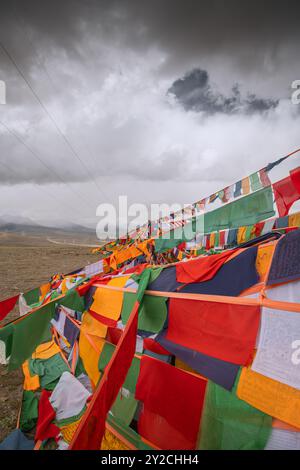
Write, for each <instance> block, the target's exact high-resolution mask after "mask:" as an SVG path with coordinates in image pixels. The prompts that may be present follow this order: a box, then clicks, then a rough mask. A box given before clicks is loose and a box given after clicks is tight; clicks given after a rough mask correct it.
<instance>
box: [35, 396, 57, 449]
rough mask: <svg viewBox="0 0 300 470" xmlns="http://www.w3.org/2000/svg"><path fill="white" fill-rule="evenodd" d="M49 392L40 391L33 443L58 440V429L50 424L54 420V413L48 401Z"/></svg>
mask: <svg viewBox="0 0 300 470" xmlns="http://www.w3.org/2000/svg"><path fill="white" fill-rule="evenodd" d="M51 393H52V392H50V391H48V390H42V393H41V396H40V401H39V416H38V422H37V426H36V432H35V437H34V439H35V441H44V440H45V439H50V438H51V437H54V438H55V439H57V438H58V435H59V433H60V429H59V428H58V427H57V426H56V425H55V424H53V423H52V421H54V419H55V411H54V409H53V407H52V405H51V403H50V401H49V398H50V396H51Z"/></svg>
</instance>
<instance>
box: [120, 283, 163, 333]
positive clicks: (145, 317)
mask: <svg viewBox="0 0 300 470" xmlns="http://www.w3.org/2000/svg"><path fill="white" fill-rule="evenodd" d="M136 300H137V295H136V294H133V293H131V292H124V297H123V306H122V312H121V318H122V322H123V324H126V323H127V321H128V319H129V316H130V313H131V311H132V309H133V306H134V303H135V301H136ZM167 300H168V299H167V297H154V296H151V295H145V296H144V299H143V302H142V304H141V305H140V308H139V320H138V329H139V330H144V331H149V332H151V333H159V332H160V331H161V330H162V328H163V326H164V323H165V320H166V318H167V304H166V302H167Z"/></svg>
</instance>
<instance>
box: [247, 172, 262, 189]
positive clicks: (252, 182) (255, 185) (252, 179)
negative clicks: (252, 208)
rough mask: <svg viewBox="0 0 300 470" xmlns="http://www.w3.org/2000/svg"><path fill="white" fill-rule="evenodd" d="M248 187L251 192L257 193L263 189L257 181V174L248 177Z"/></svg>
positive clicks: (258, 180)
mask: <svg viewBox="0 0 300 470" xmlns="http://www.w3.org/2000/svg"><path fill="white" fill-rule="evenodd" d="M250 185H251V190H252V191H258V190H259V189H261V188H262V187H263V185H262V183H261V181H260V179H259V176H258V173H252V175H250Z"/></svg>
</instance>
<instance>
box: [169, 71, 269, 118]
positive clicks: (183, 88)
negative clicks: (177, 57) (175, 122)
mask: <svg viewBox="0 0 300 470" xmlns="http://www.w3.org/2000/svg"><path fill="white" fill-rule="evenodd" d="M168 93H169V94H171V95H174V96H175V98H176V99H177V101H178V102H179V103H180V104H181V105H182V106H183V107H184V109H185V110H186V111H189V110H192V111H197V112H204V113H207V114H215V113H225V114H233V113H242V114H254V113H262V112H265V111H268V110H270V109H274V108H276V106H277V105H278V100H277V101H275V100H272V99H265V98H260V97H257V96H256V95H255V94H253V93H252V94H250V93H248V95H247V97H246V98H243V97H242V96H241V92H240V88H239V85H237V84H236V85H234V86H233V87H232V90H231V94H230V95H229V96H225V95H223V94H222V93H219V92H218V91H217V90H215V89H214V88H213V87H212V85H211V83H210V79H209V74H208V72H207V71H206V70H201V69H194V70H192V71H191V72H188V73H186V74H185V76H184V77H183V78H180V79H178V80H176V81H175V82H174V83H173V84H172V86H171V87H170V88H169V90H168Z"/></svg>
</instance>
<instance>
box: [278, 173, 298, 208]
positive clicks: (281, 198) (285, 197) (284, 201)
mask: <svg viewBox="0 0 300 470" xmlns="http://www.w3.org/2000/svg"><path fill="white" fill-rule="evenodd" d="M299 172H300V168H298V169H297V171H296V172H295V173H293V180H294V181H295V184H296V185H299ZM293 180H292V175H290V176H287V177H286V178H283V179H282V180H280V181H277V183H274V184H273V191H274V196H275V202H276V205H277V209H278V213H279V217H284V216H285V215H287V214H288V213H289V210H290V208H291V207H292V205H293V204H294V202H295V201H297V200H298V199H300V193H299V192H298V189H297V188H296V186H295V185H294V184H293Z"/></svg>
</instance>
